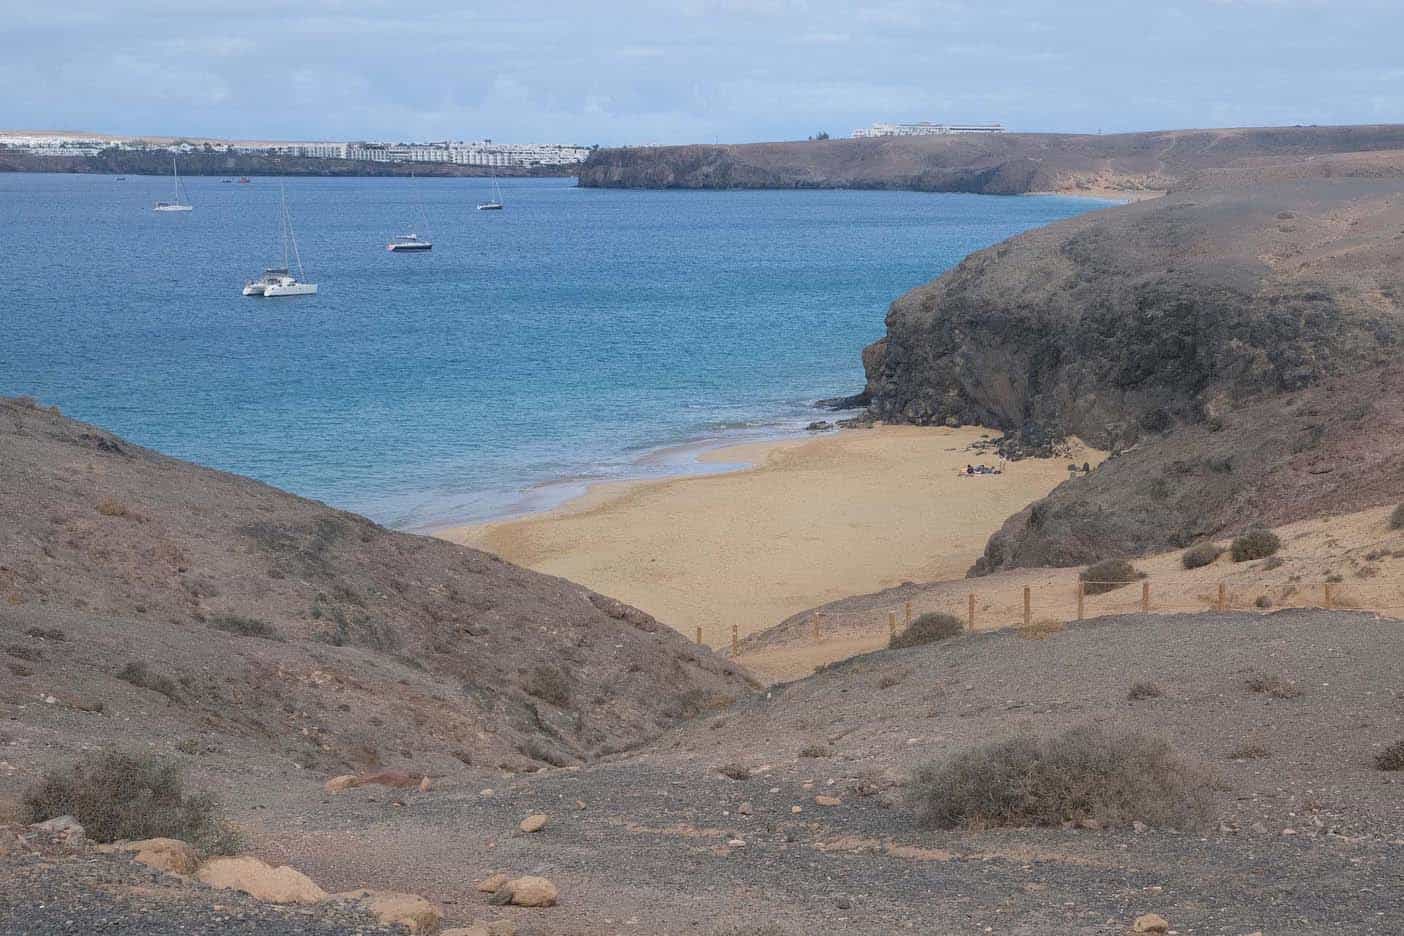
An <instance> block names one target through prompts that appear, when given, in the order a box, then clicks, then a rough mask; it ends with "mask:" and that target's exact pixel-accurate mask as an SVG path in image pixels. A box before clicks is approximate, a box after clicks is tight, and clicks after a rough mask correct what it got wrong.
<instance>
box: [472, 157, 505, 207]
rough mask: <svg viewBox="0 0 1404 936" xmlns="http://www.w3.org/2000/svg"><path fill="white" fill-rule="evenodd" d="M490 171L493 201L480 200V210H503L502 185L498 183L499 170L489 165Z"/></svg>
mask: <svg viewBox="0 0 1404 936" xmlns="http://www.w3.org/2000/svg"><path fill="white" fill-rule="evenodd" d="M488 172H490V173H492V201H485V202H479V203H478V210H479V211H501V210H502V209H503V207H504V206H503V204H502V186H500V185H498V184H497V170H495V169H493V168H492V166H491V165H489V166H488Z"/></svg>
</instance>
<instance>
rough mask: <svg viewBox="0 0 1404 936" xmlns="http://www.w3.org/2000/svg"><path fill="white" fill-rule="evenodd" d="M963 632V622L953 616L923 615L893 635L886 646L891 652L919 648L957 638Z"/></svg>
mask: <svg viewBox="0 0 1404 936" xmlns="http://www.w3.org/2000/svg"><path fill="white" fill-rule="evenodd" d="M964 632H965V622H963V621H962V620H961V619H960V618H958V617H956V616H955V615H953V614H923V615H921V616H920V617H918V618H917V619H916V620H915V621H913V622H912V623H911V625H910V626H908V627H906V628H904V629H903V630H900V631H898V632H897V633H895V634H893V635H892V639H891V640H889V641H888V643H887V645H888V647H890V648H892V649H893V650H901V649H905V648H907V647H920V646H922V645H923V644H929V643H936V642H937V641H939V640H947V639H949V638H951V637H958V636H960V635H961V634H962V633H964Z"/></svg>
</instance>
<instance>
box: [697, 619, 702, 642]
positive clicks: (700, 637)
mask: <svg viewBox="0 0 1404 936" xmlns="http://www.w3.org/2000/svg"><path fill="white" fill-rule="evenodd" d="M697 643H698V644H701V643H702V625H701V624H698V625H697Z"/></svg>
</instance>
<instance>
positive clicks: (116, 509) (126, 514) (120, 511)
mask: <svg viewBox="0 0 1404 936" xmlns="http://www.w3.org/2000/svg"><path fill="white" fill-rule="evenodd" d="M97 512H98V513H100V514H102V515H103V516H104V517H123V518H125V519H127V520H139V519H141V517H140V515H139V514H137V513H135V512H134V511H133V510H132V509H131V508H129V507H128V506H127V505H126V504H124V503H122V502H121V501H119V500H113V499H112V498H110V497H105V498H103V499H102V500H101V501H99V502H98V505H97Z"/></svg>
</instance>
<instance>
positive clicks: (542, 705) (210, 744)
mask: <svg viewBox="0 0 1404 936" xmlns="http://www.w3.org/2000/svg"><path fill="white" fill-rule="evenodd" d="M0 648H3V650H0V667H2V668H0V710H3V711H5V712H6V713H7V714H8V715H9V716H10V717H11V718H15V717H18V718H19V722H20V724H21V726H22V731H21V732H19V734H20V735H21V737H20V739H19V740H20V741H23V742H24V744H25V747H24V757H23V758H21V763H22V764H23V765H24V772H25V773H26V774H28V775H31V776H32V774H33V773H34V772H36V771H37V770H38V769H39V768H40V766H41V765H42V764H43V763H45V762H49V761H52V760H54V759H55V758H58V757H60V756H61V755H63V754H65V753H67V752H70V751H72V750H74V749H76V748H79V747H83V746H87V745H92V744H103V743H112V742H118V743H123V744H128V745H137V746H146V745H152V746H154V747H155V748H156V749H157V750H158V751H171V750H174V749H187V748H188V749H189V750H191V751H198V750H206V749H210V750H221V749H230V750H232V749H237V750H241V751H244V752H246V753H248V754H250V755H251V756H252V755H268V756H273V757H276V758H278V759H280V760H283V761H285V762H286V761H291V762H292V763H294V764H296V765H298V766H303V767H316V768H319V769H323V770H329V771H332V770H341V769H344V768H347V767H368V766H383V767H398V768H404V769H407V770H414V771H431V772H445V771H451V770H454V769H460V768H462V766H463V765H464V764H465V763H470V762H471V763H479V764H481V763H486V764H492V765H502V766H505V767H509V768H512V769H534V768H535V767H537V766H539V765H541V764H543V763H556V764H571V763H579V762H581V761H583V760H589V759H592V758H595V757H598V756H600V755H602V754H605V753H608V752H611V751H618V750H622V749H626V748H629V747H632V746H635V745H638V744H640V743H642V742H644V741H645V740H647V739H649V738H651V737H654V736H656V735H657V734H658V733H660V732H661V731H663V730H664V729H665V728H668V727H670V726H672V725H674V724H676V723H678V722H679V721H680V720H682V719H685V718H688V717H690V716H693V715H695V714H697V713H698V712H700V711H704V710H706V709H708V708H710V707H712V706H715V705H718V704H725V703H726V702H729V701H730V700H732V699H734V698H736V697H738V696H742V695H745V694H746V693H747V692H749V691H750V686H749V683H748V680H747V678H746V677H745V676H743V675H742V674H741V673H740V672H739V671H738V670H736V669H735V668H734V667H732V666H731V665H730V664H728V663H726V662H724V661H722V660H720V659H718V658H716V657H714V656H712V654H711V653H710V652H708V651H707V650H705V649H702V648H697V647H695V646H693V645H692V644H690V643H688V642H686V641H684V640H683V639H682V638H680V637H679V636H678V635H676V634H675V633H674V632H673V631H671V630H670V629H668V628H667V627H664V626H663V625H661V624H659V623H658V622H657V621H655V620H654V619H652V618H651V617H649V616H648V615H646V614H644V613H643V612H640V611H638V610H637V609H634V608H630V607H627V606H625V605H622V604H620V603H619V602H617V601H614V600H613V599H610V598H606V597H604V596H601V595H598V594H595V593H593V592H590V591H588V590H586V589H584V588H581V587H579V586H576V585H573V584H571V583H569V582H566V581H564V580H561V579H556V578H552V577H549V576H544V575H540V574H537V573H533V572H529V571H527V570H524V569H521V568H518V567H515V566H512V565H510V564H508V563H505V562H502V561H501V560H499V559H497V558H496V557H493V556H491V555H488V554H486V553H482V552H478V551H476V550H473V549H467V548H464V547H460V546H456V545H452V544H450V543H446V542H443V541H441V540H436V539H432V538H428V537H420V536H411V535H407V534H402V533H395V532H391V531H389V530H386V529H384V528H382V527H379V526H376V525H375V524H373V523H371V522H370V521H368V520H366V519H364V518H361V517H358V516H354V515H351V514H347V513H343V512H340V511H335V510H331V509H328V508H327V507H325V506H323V505H321V504H318V503H314V502H312V501H308V500H303V499H301V498H297V497H293V496H291V495H289V494H286V493H283V492H281V491H278V490H276V489H274V488H271V487H268V486H266V485H263V484H259V483H257V482H254V481H251V480H248V479H246V478H241V477H237V476H234V475H229V474H224V473H222V472H217V471H212V470H208V469H204V468H201V467H198V466H195V465H191V464H188V463H186V462H181V461H178V460H176V459H172V458H167V457H164V456H161V455H159V454H157V453H154V452H151V451H148V450H145V449H142V448H140V447H137V446H135V445H132V444H130V443H128V442H125V441H123V440H121V439H118V438H116V437H114V436H112V435H111V434H109V433H107V432H104V431H102V430H101V429H97V428H95V427H92V426H87V425H84V424H81V423H77V422H74V421H72V420H69V419H66V418H64V417H62V416H60V415H57V414H56V413H54V412H51V411H49V410H46V409H43V408H37V407H35V406H34V405H33V404H32V403H29V402H26V401H21V400H0ZM132 664H136V665H137V667H138V669H137V670H133V669H129V666H130V665H132ZM143 668H144V670H145V673H144V674H143V673H141V672H140V671H139V670H140V669H143ZM124 670H126V675H125V678H124V677H123V676H122V673H123V671H124ZM98 709H100V711H98ZM7 734H8V735H14V734H16V732H13V731H9V730H8V729H7ZM5 779H6V778H5V777H4V776H0V783H3V782H5ZM22 779H24V778H22V777H21V778H18V779H16V780H15V781H14V782H16V783H18V782H19V781H20V780H22Z"/></svg>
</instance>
